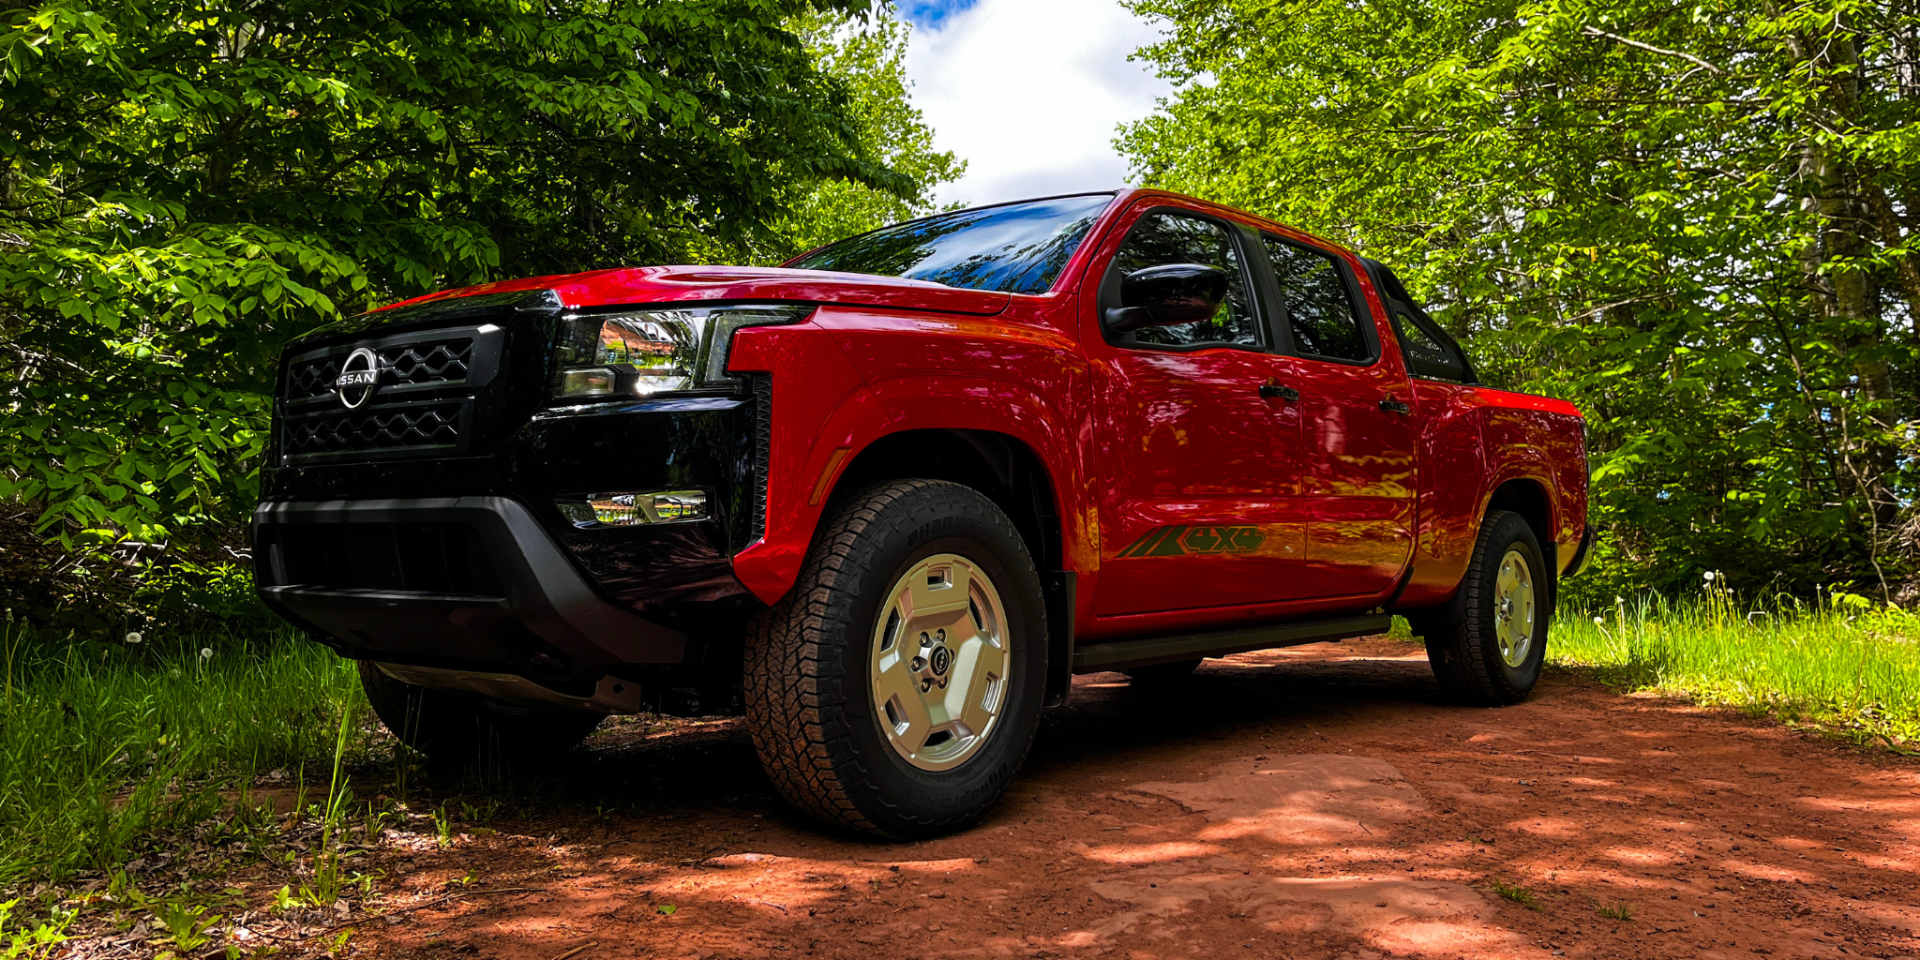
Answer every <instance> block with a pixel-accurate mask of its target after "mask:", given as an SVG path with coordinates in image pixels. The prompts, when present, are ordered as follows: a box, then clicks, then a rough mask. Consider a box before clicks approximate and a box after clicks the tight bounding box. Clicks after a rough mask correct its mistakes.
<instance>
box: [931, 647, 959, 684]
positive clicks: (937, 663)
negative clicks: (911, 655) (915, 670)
mask: <svg viewBox="0 0 1920 960" xmlns="http://www.w3.org/2000/svg"><path fill="white" fill-rule="evenodd" d="M927 660H928V661H929V662H930V663H931V664H932V666H933V675H934V676H936V677H944V676H946V675H947V669H948V668H949V667H951V666H953V652H952V651H951V650H948V649H947V648H946V647H934V648H933V652H932V653H931V654H928V655H927Z"/></svg>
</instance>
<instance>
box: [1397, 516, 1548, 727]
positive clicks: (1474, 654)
mask: <svg viewBox="0 0 1920 960" xmlns="http://www.w3.org/2000/svg"><path fill="white" fill-rule="evenodd" d="M1510 549H1518V550H1519V551H1521V553H1522V554H1523V555H1524V556H1525V557H1526V560H1527V562H1528V563H1529V564H1530V565H1531V566H1532V570H1533V592H1534V608H1535V610H1536V611H1537V614H1536V616H1535V619H1534V624H1533V635H1532V643H1531V645H1530V646H1529V647H1528V649H1527V651H1526V656H1525V659H1524V660H1523V661H1522V662H1521V663H1520V664H1519V665H1517V666H1513V665H1509V664H1508V663H1507V662H1506V660H1505V659H1504V658H1502V657H1501V655H1500V648H1499V641H1498V638H1497V637H1496V636H1495V630H1496V629H1497V620H1496V611H1495V607H1494V604H1495V590H1496V578H1497V576H1498V573H1499V567H1500V562H1501V560H1502V559H1503V558H1504V557H1505V556H1506V554H1507V551H1508V550H1510ZM1552 576H1553V572H1552V569H1551V568H1550V567H1548V566H1547V562H1546V559H1545V556H1544V554H1543V553H1542V552H1541V549H1540V540H1539V538H1538V537H1536V536H1535V535H1534V532H1533V528H1532V527H1531V526H1529V525H1528V524H1527V522H1526V521H1525V520H1524V519H1522V518H1521V517H1520V515H1519V514H1517V513H1513V512H1510V511H1506V510H1490V511H1488V512H1487V516H1486V519H1485V521H1483V522H1482V523H1481V525H1480V537H1479V539H1478V541H1477V542H1476V543H1475V544H1474V548H1473V559H1472V560H1471V562H1469V564H1468V565H1467V575H1466V577H1465V579H1464V580H1462V581H1461V584H1460V592H1459V594H1458V595H1457V596H1455V598H1454V600H1453V602H1452V603H1451V604H1449V605H1448V606H1446V607H1444V608H1442V609H1441V610H1438V611H1435V612H1433V613H1430V614H1427V615H1425V616H1422V617H1419V618H1416V619H1414V620H1413V625H1414V627H1415V629H1416V631H1417V632H1421V633H1424V634H1425V636H1426V644H1427V660H1428V662H1429V663H1430V664H1431V665H1432V666H1433V676H1434V679H1436V680H1438V681H1440V687H1441V689H1442V690H1444V691H1446V693H1447V694H1448V696H1450V697H1452V698H1453V699H1455V700H1459V701H1461V702H1465V703H1471V704H1478V705H1482V706H1505V705H1508V704H1515V703H1519V702H1521V701H1522V700H1525V699H1527V695H1528V694H1530V693H1532V692H1533V686H1534V684H1535V683H1537V682H1539V680H1540V665H1541V663H1542V662H1544V661H1545V659H1546V654H1547V621H1548V620H1549V619H1550V614H1551V612H1552V609H1553V607H1552V596H1553V582H1552Z"/></svg>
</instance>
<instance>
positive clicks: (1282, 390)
mask: <svg viewBox="0 0 1920 960" xmlns="http://www.w3.org/2000/svg"><path fill="white" fill-rule="evenodd" d="M1260 395H1261V396H1263V397H1266V398H1267V399H1268V400H1272V399H1273V398H1275V397H1279V398H1280V399H1282V400H1298V399H1300V391H1298V390H1295V389H1294V388H1292V387H1283V386H1281V385H1280V384H1277V383H1263V384H1261V385H1260Z"/></svg>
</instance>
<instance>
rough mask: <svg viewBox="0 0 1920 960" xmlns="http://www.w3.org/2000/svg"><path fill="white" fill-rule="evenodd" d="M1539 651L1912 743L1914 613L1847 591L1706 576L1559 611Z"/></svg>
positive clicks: (1919, 711)
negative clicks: (1634, 597) (1748, 590)
mask: <svg viewBox="0 0 1920 960" xmlns="http://www.w3.org/2000/svg"><path fill="white" fill-rule="evenodd" d="M1547 655H1548V657H1549V659H1550V660H1552V661H1553V662H1555V663H1559V664H1562V665H1568V666H1576V667H1586V668H1592V669H1593V670H1595V671H1596V673H1598V675H1599V676H1600V677H1601V678H1602V679H1603V680H1606V681H1607V682H1609V683H1611V684H1613V685H1616V686H1621V687H1625V688H1627V689H1630V690H1644V691H1653V692H1657V693H1662V694H1669V695H1675V696H1684V697H1687V698H1689V699H1691V700H1693V701H1694V702H1697V703H1701V704H1704V705H1709V706H1722V707H1734V708H1738V709H1741V710H1744V711H1746V712H1748V713H1750V714H1752V715H1756V716H1771V717H1774V718H1776V719H1779V720H1782V721H1785V722H1788V723H1795V724H1804V725H1808V726H1813V727H1818V728H1821V729H1825V730H1829V731H1834V732H1838V733H1842V734H1845V735H1847V736H1850V737H1852V738H1854V739H1856V740H1859V741H1863V742H1868V741H1871V742H1878V743H1882V744H1884V745H1886V746H1888V747H1892V748H1894V749H1899V750H1903V751H1904V750H1907V749H1911V748H1912V746H1913V745H1915V744H1920V616H1916V615H1915V614H1912V613H1907V612H1903V611H1899V610H1895V609H1890V608H1886V607H1879V606H1876V605H1875V604H1872V603H1870V602H1868V601H1866V600H1864V599H1862V598H1859V597H1854V596H1850V595H1847V594H1838V595H1835V596H1833V597H1828V598H1823V600H1822V601H1821V602H1820V603H1817V604H1801V603H1797V602H1794V601H1790V600H1789V601H1783V602H1778V603H1767V604H1761V603H1754V602H1747V601H1743V600H1742V599H1741V598H1739V597H1737V596H1735V595H1733V594H1732V593H1730V592H1728V591H1725V590H1721V589H1716V588H1714V587H1713V586H1712V584H1711V583H1709V584H1708V588H1707V589H1706V590H1705V591H1704V592H1703V594H1702V595H1701V596H1699V597H1697V598H1693V599H1689V600H1686V601H1682V602H1674V601H1670V600H1667V599H1665V598H1660V597H1652V598H1646V599H1642V600H1638V601H1626V600H1620V601H1617V602H1616V603H1615V604H1614V606H1613V607H1612V608H1611V609H1607V610H1600V611H1589V612H1587V613H1584V614H1582V613H1580V612H1578V611H1566V612H1565V613H1564V614H1563V615H1562V616H1561V617H1560V618H1559V620H1558V621H1557V622H1556V624H1555V625H1554V628H1553V633H1552V636H1551V638H1550V639H1549V641H1548V644H1547Z"/></svg>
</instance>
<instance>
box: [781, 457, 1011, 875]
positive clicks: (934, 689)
mask: <svg viewBox="0 0 1920 960" xmlns="http://www.w3.org/2000/svg"><path fill="white" fill-rule="evenodd" d="M1046 675H1047V647H1046V613H1045V606H1044V604H1043V602H1042V598H1041V592H1040V576H1039V573H1038V572H1037V571H1036V570H1035V569H1034V565H1033V559H1032V557H1031V556H1030V555H1029V554H1028V552H1027V547H1026V543H1025V541H1023V540H1022V539H1021V537H1020V533H1019V531H1018V530H1017V529H1016V528H1015V527H1014V525H1013V522H1012V521H1011V520H1009V519H1008V518H1007V515H1006V514H1005V513H1003V512H1001V510H1000V508H999V507H997V506H995V505H994V503H993V501H991V500H988V499H987V498H986V497H985V496H982V495H981V494H980V493H978V492H976V491H974V490H972V489H970V488H967V487H963V486H960V485H958V484H952V483H944V482H938V481H931V480H905V481H897V482H893V483H888V484H885V485H882V486H879V487H875V488H872V489H869V490H867V491H865V492H863V493H862V494H860V495H858V496H855V497H853V498H851V499H850V500H848V501H847V502H845V503H844V504H843V505H842V507H841V508H840V509H839V510H838V511H837V512H836V513H835V514H834V515H833V517H832V518H831V520H830V521H829V522H828V523H827V524H826V526H825V527H824V528H823V531H822V533H821V535H820V536H819V538H818V540H817V541H816V542H815V544H814V547H813V550H812V551H811V552H810V553H809V554H808V555H807V560H806V564H805V566H804V567H803V568H802V570H801V573H800V580H799V582H798V583H797V584H795V586H794V588H793V590H792V591H791V592H790V593H789V594H788V595H787V597H786V598H785V599H783V600H781V601H780V602H779V603H778V604H776V605H775V606H773V607H772V608H771V609H769V610H768V611H767V612H766V613H764V614H762V615H761V616H760V617H759V618H758V619H757V620H756V621H755V622H754V624H753V626H752V628H751V629H750V630H749V632H748V636H747V645H746V664H745V683H744V693H745V700H746V708H747V710H746V712H747V729H748V731H749V732H750V733H751V735H752V738H753V746H754V750H755V751H756V752H757V753H758V754H759V756H760V762H761V764H762V765H764V766H765V767H766V771H767V776H768V778H769V779H771V780H772V781H773V785H774V787H775V788H777V789H778V790H779V791H780V793H781V795H782V796H784V797H785V798H786V799H787V801H788V802H790V803H792V804H793V805H794V806H795V807H797V808H799V809H800V810H801V811H803V812H805V813H807V814H809V815H811V816H813V817H815V818H817V819H820V820H823V821H826V822H828V823H831V824H835V825H839V826H843V827H847V828H851V829H853V830H857V831H860V832H863V833H869V834H877V835H881V836H888V837H896V838H901V839H910V838H918V837H929V836H935V835H938V834H942V833H947V832H950V831H953V830H957V829H960V828H962V827H965V826H967V825H969V824H971V823H973V822H974V821H976V820H978V819H980V818H981V817H982V816H984V815H985V814H986V812H987V811H988V810H989V809H991V808H992V807H993V805H994V803H995V802H997V801H998V800H999V799H1000V796H1001V795H1002V794H1003V793H1005V792H1006V789H1007V786H1008V785H1009V784H1010V783H1012V781H1013V777H1014V775H1015V774H1016V773H1018V772H1019V769H1020V765H1021V764H1022V763H1023V762H1024V761H1025V759H1026V756H1027V749H1028V747H1029V746H1031V745H1032V743H1033V736H1034V731H1035V730H1036V729H1037V728H1038V725H1039V719H1040V707H1041V702H1042V700H1043V699H1044V694H1045V684H1046Z"/></svg>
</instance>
